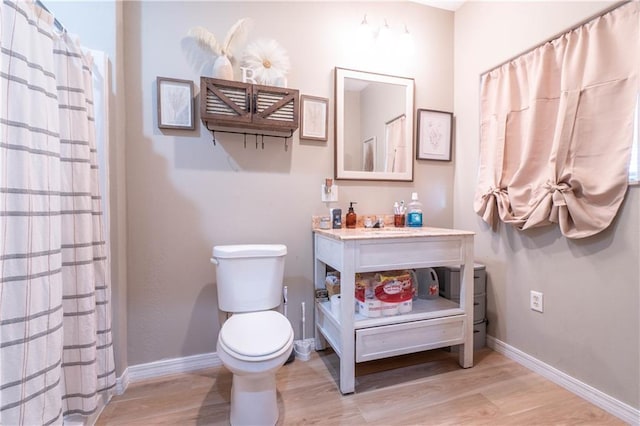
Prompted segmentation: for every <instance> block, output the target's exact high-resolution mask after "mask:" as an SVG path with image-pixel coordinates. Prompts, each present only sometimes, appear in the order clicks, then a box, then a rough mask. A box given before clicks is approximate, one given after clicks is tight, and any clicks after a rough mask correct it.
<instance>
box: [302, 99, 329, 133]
mask: <svg viewBox="0 0 640 426" xmlns="http://www.w3.org/2000/svg"><path fill="white" fill-rule="evenodd" d="M300 104H301V108H300V111H301V115H300V139H309V140H313V141H323V142H325V141H326V140H327V128H328V125H329V124H328V121H329V120H328V115H329V99H327V98H318V97H316V96H307V95H301V96H300Z"/></svg>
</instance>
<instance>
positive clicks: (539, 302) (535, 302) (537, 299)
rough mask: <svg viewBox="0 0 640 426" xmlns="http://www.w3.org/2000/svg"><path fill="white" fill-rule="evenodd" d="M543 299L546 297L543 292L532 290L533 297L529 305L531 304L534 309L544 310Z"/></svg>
mask: <svg viewBox="0 0 640 426" xmlns="http://www.w3.org/2000/svg"><path fill="white" fill-rule="evenodd" d="M543 301H544V298H543V294H542V292H539V291H533V290H531V297H530V300H529V305H530V306H531V309H533V310H534V311H538V312H543V311H544V304H543Z"/></svg>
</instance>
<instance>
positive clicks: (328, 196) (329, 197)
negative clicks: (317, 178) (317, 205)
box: [321, 184, 338, 203]
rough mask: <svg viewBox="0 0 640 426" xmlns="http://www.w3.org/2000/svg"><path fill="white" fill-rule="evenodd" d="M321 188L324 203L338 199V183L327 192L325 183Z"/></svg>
mask: <svg viewBox="0 0 640 426" xmlns="http://www.w3.org/2000/svg"><path fill="white" fill-rule="evenodd" d="M321 190H322V198H321V199H322V202H323V203H335V202H337V201H338V185H331V187H330V190H329V192H327V186H326V185H324V184H323V185H322V188H321Z"/></svg>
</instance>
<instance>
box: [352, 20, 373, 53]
mask: <svg viewBox="0 0 640 426" xmlns="http://www.w3.org/2000/svg"><path fill="white" fill-rule="evenodd" d="M356 44H357V47H358V48H359V49H361V50H364V51H368V50H370V49H371V48H372V45H373V31H372V29H371V25H369V23H368V22H367V15H366V14H365V15H364V18H363V19H362V22H361V23H360V25H359V26H358V31H357V33H356Z"/></svg>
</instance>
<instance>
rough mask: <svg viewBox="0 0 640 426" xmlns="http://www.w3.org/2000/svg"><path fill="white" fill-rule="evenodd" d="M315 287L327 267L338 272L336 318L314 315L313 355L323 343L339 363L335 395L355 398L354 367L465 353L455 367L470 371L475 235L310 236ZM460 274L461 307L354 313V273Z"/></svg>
mask: <svg viewBox="0 0 640 426" xmlns="http://www.w3.org/2000/svg"><path fill="white" fill-rule="evenodd" d="M314 252H315V262H314V280H315V287H316V288H324V281H325V276H326V266H327V265H328V266H331V267H332V268H333V269H335V270H337V271H340V277H341V282H340V285H341V303H340V312H339V314H338V315H334V314H333V313H332V311H331V306H330V302H318V303H316V309H315V325H316V327H315V331H316V332H315V341H316V349H317V350H322V349H324V348H325V347H326V344H327V343H328V344H329V345H330V346H331V347H332V348H333V349H334V351H335V352H336V353H337V354H338V356H339V357H340V391H341V392H342V393H343V394H348V393H352V392H354V390H355V363H357V362H364V361H369V360H374V359H379V358H386V357H391V356H396V355H402V354H407V353H412V352H419V351H424V350H429V349H436V348H441V347H446V346H451V345H462V346H461V349H460V361H459V362H460V365H461V366H462V367H463V368H469V367H472V366H473V232H469V231H460V230H454V229H441V228H426V227H423V228H380V229H377V228H357V229H328V230H322V229H314ZM454 265H458V266H460V272H461V285H460V303H456V302H453V301H451V300H447V299H444V298H437V299H434V300H423V299H418V300H415V301H414V302H413V309H412V311H411V312H410V313H407V314H401V315H395V316H383V317H378V318H367V317H364V316H362V315H359V314H357V313H355V309H354V307H355V293H354V291H355V273H356V272H375V271H385V270H395V269H407V268H426V267H434V266H454Z"/></svg>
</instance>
